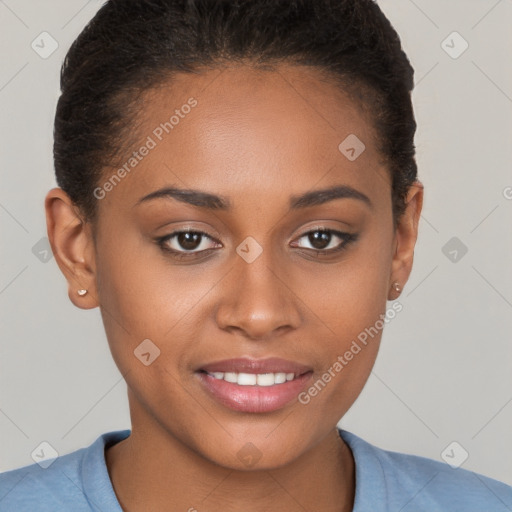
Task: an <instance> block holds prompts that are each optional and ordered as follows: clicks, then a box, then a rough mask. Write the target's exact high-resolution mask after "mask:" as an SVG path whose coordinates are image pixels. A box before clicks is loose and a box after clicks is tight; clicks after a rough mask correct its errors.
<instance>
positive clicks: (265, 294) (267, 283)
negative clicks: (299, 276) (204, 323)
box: [217, 237, 300, 338]
mask: <svg viewBox="0 0 512 512" xmlns="http://www.w3.org/2000/svg"><path fill="white" fill-rule="evenodd" d="M250 238H251V237H248V238H247V239H245V240H244V241H243V242H242V243H241V244H240V245H239V246H238V247H237V255H236V258H235V260H234V266H235V268H234V269H233V271H232V272H230V273H229V276H227V279H229V282H228V283H225V286H224V287H223V289H224V292H223V293H222V296H221V299H220V300H221V303H220V304H219V307H218V308H217V323H218V325H219V327H221V328H223V329H230V328H231V329H234V328H237V329H239V330H242V331H244V333H245V335H246V336H248V337H250V338H264V337H266V336H269V335H271V334H272V333H273V332H274V331H276V330H277V329H279V328H284V327H288V328H296V327H297V326H298V324H299V322H300V312H299V310H298V309H297V307H298V304H297V301H296V299H295V297H294V294H293V293H292V292H291V290H290V289H289V288H288V286H289V285H287V283H286V275H285V274H286V272H283V273H282V274H281V273H280V272H279V270H278V269H279V268H281V267H280V266H279V262H278V261H277V260H278V258H277V257H276V255H275V254H274V252H273V251H272V250H270V249H266V248H263V247H262V246H261V245H259V244H258V243H257V242H256V241H255V240H254V239H252V240H251V239H250ZM258 253H259V254H258ZM255 255H256V257H254V256H255ZM253 258H254V259H253ZM280 274H281V275H280Z"/></svg>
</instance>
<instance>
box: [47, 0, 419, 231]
mask: <svg viewBox="0 0 512 512" xmlns="http://www.w3.org/2000/svg"><path fill="white" fill-rule="evenodd" d="M240 62H242V63H248V64H250V65H253V66H255V67H257V66H267V65H272V64H280V63H283V64H295V65H303V66H308V67H313V68H317V69H318V71H319V76H320V75H322V76H325V75H327V76H329V77H331V78H333V79H334V80H336V81H337V83H338V84H340V87H341V88H342V89H343V90H344V92H346V93H348V94H350V95H351V96H352V97H354V98H356V97H357V98H358V99H359V103H360V104H361V105H363V106H364V107H365V108H364V110H365V111H367V112H368V113H369V116H370V118H371V121H372V125H373V127H374V129H375V133H376V134H377V139H378V150H379V152H380V154H381V155H382V157H383V158H384V160H385V162H386V164H387V165H386V167H387V169H388V171H389V172H390V174H391V183H392V194H391V196H392V197H391V199H392V211H393V221H394V225H395V227H396V225H397V222H398V220H399V218H400V217H401V216H402V214H403V212H404V211H405V208H406V197H407V193H408V190H409V188H410V187H411V185H412V184H413V182H414V181H415V180H416V175H417V166H416V162H415V146H414V134H415V131H416V122H415V119H414V113H413V107H412V101H411V91H412V89H413V86H414V81H413V75H414V70H413V68H412V66H411V64H410V62H409V60H408V58H407V56H406V55H405V53H404V52H403V50H402V48H401V43H400V39H399V37H398V34H397V33H396V31H395V30H394V28H393V27H392V25H391V23H390V22H389V20H388V19H387V18H386V17H385V15H384V14H383V13H382V11H381V10H380V8H379V6H378V5H377V3H376V2H375V1H374V0H110V1H107V2H106V3H105V4H103V6H102V7H101V8H100V9H99V10H98V12H97V13H96V15H95V16H94V18H93V19H92V20H91V21H90V22H89V23H88V24H87V25H86V27H85V28H84V30H83V31H82V32H81V33H80V35H79V36H78V37H77V39H76V40H75V41H74V42H73V44H72V45H71V47H70V49H69V51H68V53H67V55H66V57H65V60H64V62H63V65H62V68H61V75H60V86H61V95H60V97H59V100H58V103H57V109H56V115H55V126H54V164H55V174H56V179H57V183H58V185H59V186H60V187H61V188H62V189H63V190H64V191H65V192H66V193H67V194H68V195H69V197H70V198H71V200H72V201H73V203H74V204H75V205H76V206H77V207H78V208H79V210H80V212H81V214H82V215H83V216H84V218H85V220H86V221H88V222H91V223H94V222H95V220H96V219H97V201H98V199H97V198H96V197H95V196H94V193H93V191H94V189H95V188H96V187H97V186H98V184H99V183H100V181H101V178H102V174H103V172H104V169H105V168H106V167H108V166H112V165H113V164H114V162H115V161H116V158H118V157H120V155H122V153H123V151H125V150H126V147H127V144H129V142H130V141H131V140H134V139H133V137H134V128H135V119H136V113H137V112H138V109H140V106H139V107H137V99H139V98H140V95H141V94H142V93H144V92H146V91H148V90H150V89H151V88H156V87H158V86H160V85H165V83H168V81H169V80H172V76H173V75H174V74H176V73H180V72H184V73H190V72H194V73H197V72H201V71H202V70H208V69H214V68H222V66H226V65H229V64H230V63H240ZM320 72H321V73H320ZM340 142H341V141H340Z"/></svg>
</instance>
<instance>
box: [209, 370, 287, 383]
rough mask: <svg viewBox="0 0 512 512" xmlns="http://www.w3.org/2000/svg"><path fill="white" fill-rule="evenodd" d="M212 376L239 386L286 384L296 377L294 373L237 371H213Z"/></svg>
mask: <svg viewBox="0 0 512 512" xmlns="http://www.w3.org/2000/svg"><path fill="white" fill-rule="evenodd" d="M208 375H210V376H211V377H213V378H214V379H218V380H225V381H226V382H231V383H233V384H238V385H239V386H273V385H274V384H284V383H285V382H287V381H290V380H293V379H294V378H295V374H294V373H284V372H278V373H235V372H212V373H209V374H208Z"/></svg>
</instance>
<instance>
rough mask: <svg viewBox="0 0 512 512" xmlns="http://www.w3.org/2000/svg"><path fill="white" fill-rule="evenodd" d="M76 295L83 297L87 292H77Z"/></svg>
mask: <svg viewBox="0 0 512 512" xmlns="http://www.w3.org/2000/svg"><path fill="white" fill-rule="evenodd" d="M76 293H78V295H80V297H83V296H84V295H85V294H86V293H87V290H77V291H76Z"/></svg>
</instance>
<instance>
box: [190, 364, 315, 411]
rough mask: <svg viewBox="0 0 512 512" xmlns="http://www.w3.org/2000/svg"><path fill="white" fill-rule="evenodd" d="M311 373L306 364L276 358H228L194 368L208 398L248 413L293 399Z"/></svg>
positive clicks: (270, 408) (279, 405)
mask: <svg viewBox="0 0 512 512" xmlns="http://www.w3.org/2000/svg"><path fill="white" fill-rule="evenodd" d="M312 374H313V370H312V369H311V368H309V367H307V366H304V365H301V364H298V363H294V362H291V361H286V360H284V359H279V358H270V359H263V360H257V359H246V358H240V359H230V360H226V361H219V362H216V363H211V364H207V365H205V366H203V367H201V368H200V369H199V370H198V371H196V375H197V376H198V378H199V381H200V382H201V384H202V387H203V389H204V390H205V391H206V392H207V393H208V395H209V396H210V397H211V398H213V399H214V400H216V401H217V402H219V403H220V404H222V405H223V406H225V407H228V408H229V409H232V410H235V411H240V412H250V413H264V412H272V411H276V410H278V409H281V408H283V407H284V406H286V405H287V404H289V403H290V402H292V401H294V400H296V399H297V396H298V395H299V393H300V392H301V390H302V389H303V388H304V387H305V386H306V384H307V383H308V381H309V380H310V378H311V375H312Z"/></svg>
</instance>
